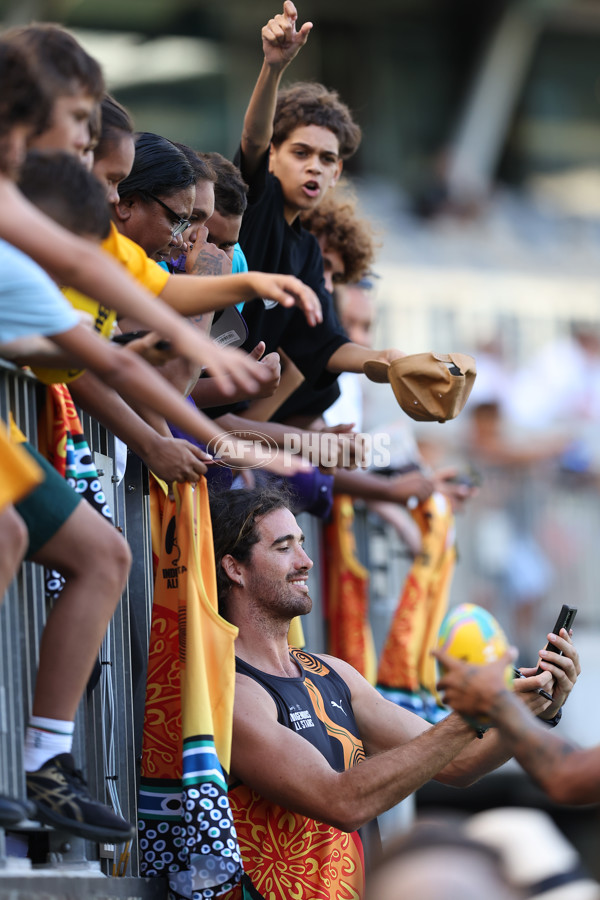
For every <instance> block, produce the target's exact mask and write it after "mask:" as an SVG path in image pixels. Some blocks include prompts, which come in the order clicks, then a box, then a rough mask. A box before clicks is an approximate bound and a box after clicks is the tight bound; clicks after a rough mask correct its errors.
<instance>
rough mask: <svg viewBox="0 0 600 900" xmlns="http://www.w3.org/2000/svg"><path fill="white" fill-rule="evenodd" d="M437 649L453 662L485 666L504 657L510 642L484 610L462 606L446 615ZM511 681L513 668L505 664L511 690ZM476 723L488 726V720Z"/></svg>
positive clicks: (506, 678) (472, 605)
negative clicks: (448, 656)
mask: <svg viewBox="0 0 600 900" xmlns="http://www.w3.org/2000/svg"><path fill="white" fill-rule="evenodd" d="M438 648H439V649H440V650H444V651H445V652H446V653H448V654H449V655H450V656H453V657H455V659H462V660H464V661H465V662H468V663H472V664H473V665H485V664H486V663H491V662H495V660H497V659H500V657H501V656H504V654H505V653H506V651H507V650H508V648H509V643H508V641H507V639H506V635H505V634H504V632H503V630H502V628H501V627H500V625H499V624H498V622H497V620H496V619H495V618H494V616H493V615H492V614H491V613H489V612H488V611H487V609H483V607H481V606H477V605H476V604H475V603H461V604H460V605H459V606H455V607H454V608H453V609H451V610H450V611H449V612H448V613H447V614H446V617H445V619H444V621H443V622H442V624H441V627H440V631H439V635H438ZM512 678H513V668H512V665H508V666H507V667H506V672H505V675H504V680H505V682H506V685H507V687H510V685H511V683H512ZM469 721H472V720H469ZM475 724H477V725H487V724H489V720H488V719H486V720H485V721H484V720H483V719H481V720H477V722H476V723H475Z"/></svg>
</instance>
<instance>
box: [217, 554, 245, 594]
mask: <svg viewBox="0 0 600 900" xmlns="http://www.w3.org/2000/svg"><path fill="white" fill-rule="evenodd" d="M221 566H222V567H223V570H224V572H225V574H226V575H227V577H228V578H229V580H230V581H231V582H233V583H234V584H237V585H238V586H240V587H243V577H242V566H241V565H240V563H239V562H238V561H237V559H236V558H235V557H234V556H232V555H231V553H227V554H226V555H225V556H224V557H223V559H222V560H221Z"/></svg>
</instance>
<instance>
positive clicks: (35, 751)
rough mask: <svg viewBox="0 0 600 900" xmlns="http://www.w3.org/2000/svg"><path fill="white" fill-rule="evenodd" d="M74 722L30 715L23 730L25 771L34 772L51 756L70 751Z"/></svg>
mask: <svg viewBox="0 0 600 900" xmlns="http://www.w3.org/2000/svg"><path fill="white" fill-rule="evenodd" d="M74 728H75V723H74V722H67V721H65V720H64V719H46V718H45V717H44V716H30V717H29V725H28V726H27V730H26V732H25V752H24V761H25V771H26V772H35V771H37V769H39V768H40V767H41V766H43V765H44V763H45V762H47V761H48V760H49V759H52V757H53V756H58V754H59V753H70V752H71V748H72V747H73V730H74Z"/></svg>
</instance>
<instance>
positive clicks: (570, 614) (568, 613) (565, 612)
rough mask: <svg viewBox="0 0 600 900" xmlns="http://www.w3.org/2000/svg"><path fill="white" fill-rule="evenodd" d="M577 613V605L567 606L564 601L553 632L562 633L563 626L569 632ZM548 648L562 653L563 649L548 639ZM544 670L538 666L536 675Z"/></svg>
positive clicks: (552, 651) (553, 651)
mask: <svg viewBox="0 0 600 900" xmlns="http://www.w3.org/2000/svg"><path fill="white" fill-rule="evenodd" d="M576 615H577V607H575V606H567V605H566V603H563V605H562V608H561V610H560V612H559V614H558V618H557V620H556V622H555V624H554V628H553V629H552V634H560V630H561V628H566V630H567V632H568V631H569V629H570V628H571V626H572V625H573V622H574V620H575V616H576ZM546 650H549V651H550V652H551V653H559V654H560V653H562V650H559V649H558V647H557V646H556V645H555V644H553V643H551V642H550V641H548V643H547V644H546ZM543 671H544V670H543V669H542V668H541V667H540V666H538V669H537V672H536V673H535V674H536V675H540V674H541V673H542V672H543Z"/></svg>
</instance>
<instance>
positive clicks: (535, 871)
mask: <svg viewBox="0 0 600 900" xmlns="http://www.w3.org/2000/svg"><path fill="white" fill-rule="evenodd" d="M464 832H465V833H466V834H467V835H468V837H470V838H471V839H472V840H477V841H481V842H482V843H484V844H486V845H487V846H488V847H491V848H492V849H494V850H496V852H497V853H499V854H500V857H501V859H502V865H503V867H504V869H505V872H506V875H507V876H508V877H509V878H510V880H511V882H512V883H513V884H514V885H515V886H516V887H517V888H518V889H519V890H520V891H523V893H524V896H526V897H536V898H538V900H599V898H600V885H598V883H597V882H596V881H595V880H594V879H593V878H592V877H591V875H590V874H589V873H588V872H586V870H585V868H584V867H583V864H582V861H581V858H580V856H579V854H578V853H577V851H576V849H575V848H574V847H573V845H572V844H570V843H569V841H568V840H567V839H566V837H565V836H564V835H563V834H562V832H560V831H559V829H558V828H557V826H556V825H555V824H554V822H553V821H552V819H551V818H550V816H549V815H548V813H546V812H543V811H542V810H538V809H520V808H518V807H511V808H500V809H489V810H485V811H484V812H480V813H477V814H476V815H474V816H471V817H470V818H469V819H468V820H467V821H466V822H465V825H464Z"/></svg>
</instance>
